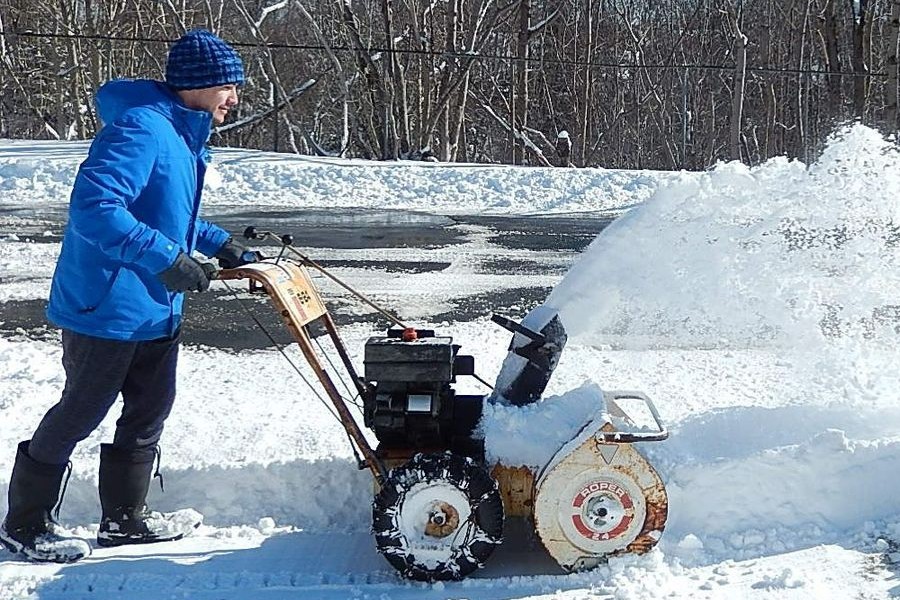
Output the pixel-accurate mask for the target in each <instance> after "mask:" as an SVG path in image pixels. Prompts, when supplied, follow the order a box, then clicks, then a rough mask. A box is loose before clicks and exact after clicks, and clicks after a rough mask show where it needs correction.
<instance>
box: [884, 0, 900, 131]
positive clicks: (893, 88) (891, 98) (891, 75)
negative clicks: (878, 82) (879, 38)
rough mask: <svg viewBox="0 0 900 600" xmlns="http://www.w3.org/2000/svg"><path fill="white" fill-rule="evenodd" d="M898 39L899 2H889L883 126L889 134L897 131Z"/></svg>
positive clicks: (895, 0)
mask: <svg viewBox="0 0 900 600" xmlns="http://www.w3.org/2000/svg"><path fill="white" fill-rule="evenodd" d="M898 37H900V0H891V20H890V29H889V30H888V44H887V52H888V56H887V61H886V62H887V84H886V85H887V89H886V90H885V98H886V104H887V106H886V109H887V110H886V114H885V121H886V123H885V126H886V128H887V130H888V131H889V132H894V131H897V124H898V121H897V79H898V73H897V65H898V64H900V61H898V60H897V43H898Z"/></svg>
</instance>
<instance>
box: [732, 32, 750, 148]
mask: <svg viewBox="0 0 900 600" xmlns="http://www.w3.org/2000/svg"><path fill="white" fill-rule="evenodd" d="M734 26H735V31H736V35H735V38H734V45H735V53H734V63H735V64H734V90H733V91H732V97H731V137H730V144H729V148H730V152H731V160H741V121H742V119H743V113H744V78H745V75H746V73H747V36H745V35H744V34H743V33H741V30H740V29H739V28H738V24H737V23H735V24H734Z"/></svg>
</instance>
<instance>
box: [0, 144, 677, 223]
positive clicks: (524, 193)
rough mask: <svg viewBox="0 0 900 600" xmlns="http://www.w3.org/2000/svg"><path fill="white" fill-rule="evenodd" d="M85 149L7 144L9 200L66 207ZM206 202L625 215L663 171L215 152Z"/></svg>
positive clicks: (3, 159) (0, 189)
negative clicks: (57, 204)
mask: <svg viewBox="0 0 900 600" xmlns="http://www.w3.org/2000/svg"><path fill="white" fill-rule="evenodd" d="M87 148H88V145H87V144H85V143H84V142H70V143H63V142H57V143H53V144H47V143H43V144H42V143H40V142H22V141H13V140H0V193H2V196H3V197H2V202H3V203H4V204H5V203H10V204H13V205H25V206H27V205H33V204H35V203H38V202H48V201H49V202H56V203H59V202H63V203H64V202H66V201H67V200H68V197H69V193H70V191H71V187H72V183H73V181H74V179H75V173H76V171H77V168H78V165H79V163H80V162H81V161H82V160H83V159H84V157H85V155H86V154H87ZM212 154H213V162H212V164H211V167H210V170H209V171H208V172H207V177H206V187H205V192H204V205H205V206H206V208H207V209H210V208H215V207H231V206H235V207H236V209H243V210H246V209H247V207H269V208H272V207H284V208H291V207H295V208H305V209H308V208H317V207H318V208H360V207H368V208H380V209H390V208H396V209H403V210H422V211H428V212H441V213H444V214H478V213H490V214H537V215H543V214H554V213H572V212H602V211H619V210H622V209H624V208H629V207H631V206H634V205H636V204H638V203H640V202H642V201H644V200H646V199H647V198H648V197H650V195H652V194H653V192H654V191H655V190H656V188H657V186H658V185H659V184H660V182H662V181H666V180H668V179H670V178H671V177H672V174H671V173H667V172H661V171H624V170H616V171H611V170H605V169H569V168H550V167H547V168H543V167H521V168H517V167H508V166H496V165H481V164H470V165H457V164H449V163H424V162H409V161H401V162H390V163H386V162H376V161H363V160H343V159H330V158H317V157H310V156H295V155H291V154H276V153H273V152H261V151H247V150H233V149H228V148H221V149H219V148H214V149H213V153H212Z"/></svg>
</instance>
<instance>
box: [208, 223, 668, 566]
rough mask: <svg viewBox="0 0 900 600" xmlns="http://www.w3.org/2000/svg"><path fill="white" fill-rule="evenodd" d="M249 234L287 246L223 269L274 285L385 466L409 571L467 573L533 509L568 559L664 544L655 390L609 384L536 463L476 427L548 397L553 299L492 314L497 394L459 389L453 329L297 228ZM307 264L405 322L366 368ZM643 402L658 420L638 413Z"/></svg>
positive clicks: (382, 340)
mask: <svg viewBox="0 0 900 600" xmlns="http://www.w3.org/2000/svg"><path fill="white" fill-rule="evenodd" d="M244 235H245V237H247V238H248V239H251V240H270V241H275V242H276V243H277V244H279V245H280V246H281V248H280V252H279V254H278V256H277V257H274V258H266V259H263V260H261V261H260V262H256V263H251V264H248V265H245V266H242V267H238V268H235V269H224V270H221V271H218V272H216V273H215V277H216V278H217V279H219V280H225V281H228V280H249V286H250V287H249V289H250V291H251V292H259V293H264V294H267V295H268V296H269V298H270V300H271V302H272V303H273V304H274V306H275V308H276V309H277V311H278V313H279V315H280V316H281V318H282V320H283V321H284V324H285V326H286V327H287V329H288V330H289V332H290V333H291V336H292V338H293V340H294V341H295V342H296V343H297V344H298V346H299V348H300V351H301V352H302V354H303V356H304V357H305V359H306V361H307V362H308V363H309V366H310V368H311V369H312V371H313V372H314V374H315V376H316V378H317V379H318V382H319V384H320V385H321V387H322V389H324V392H325V394H326V395H327V396H328V399H329V400H330V403H331V404H332V405H333V407H334V409H335V410H336V412H337V416H338V418H339V419H340V421H341V424H342V425H343V427H344V428H345V430H346V431H347V434H348V436H349V438H350V440H351V442H352V445H353V446H354V447H355V449H354V452H357V457H358V458H359V463H360V467H361V468H368V469H369V470H370V471H371V473H372V476H373V477H374V480H375V490H376V493H375V497H374V501H373V503H372V529H373V532H374V535H375V543H376V545H377V548H378V551H379V552H380V553H381V554H382V555H383V556H384V557H385V558H386V559H387V561H388V562H389V563H390V564H391V565H392V566H393V567H395V568H396V569H397V570H398V571H399V572H400V573H401V574H402V575H403V576H404V577H407V578H410V579H415V580H424V581H434V580H455V579H462V578H463V577H465V576H467V575H469V574H470V573H472V572H473V571H475V570H476V569H478V568H479V567H481V566H483V565H484V563H485V561H486V560H487V559H488V557H489V556H490V555H491V553H492V552H493V551H494V549H495V548H496V547H497V546H498V545H499V544H500V543H501V542H502V539H503V525H504V518H505V517H525V518H527V519H529V520H530V522H532V523H533V524H534V529H535V530H536V532H537V535H538V537H539V538H540V540H541V542H542V544H543V545H544V546H545V547H546V549H547V551H548V552H549V554H550V555H551V556H552V558H553V559H554V560H555V561H556V562H557V563H558V564H559V565H560V566H561V567H562V568H563V569H564V570H566V571H577V570H583V569H589V568H591V567H594V566H596V565H598V564H599V563H601V562H603V561H604V560H605V559H606V557H608V556H611V555H616V554H621V553H628V552H634V553H643V552H647V551H648V550H649V549H650V548H652V547H653V546H654V545H655V544H656V543H657V541H658V540H659V537H660V535H661V533H662V531H663V528H664V526H665V521H666V515H667V507H668V502H667V497H666V492H665V488H664V486H663V483H662V481H661V480H660V478H659V475H658V474H657V473H656V471H655V470H654V469H653V467H652V466H651V465H650V464H649V463H648V462H647V460H646V459H645V458H644V457H643V456H641V454H640V453H639V452H638V451H637V450H636V449H635V447H634V446H633V444H634V443H636V442H650V441H660V440H664V439H666V437H667V436H668V433H667V431H666V429H665V427H664V426H663V424H662V423H661V421H660V418H659V414H658V413H657V411H656V408H655V407H654V405H653V402H652V401H651V400H650V399H649V398H648V397H647V396H646V395H644V394H642V393H640V392H604V393H603V398H602V399H600V400H598V406H597V408H596V413H595V415H594V417H593V418H592V419H590V420H589V421H588V422H586V423H584V424H583V426H582V427H581V429H580V430H579V431H577V432H576V433H575V434H574V435H573V437H572V438H571V439H570V441H568V442H567V443H565V444H564V445H563V446H562V447H561V448H559V449H558V450H557V451H556V453H555V455H553V457H552V458H551V459H550V460H549V462H547V464H545V465H542V466H541V467H540V468H538V469H532V468H530V467H524V466H507V465H503V464H486V460H485V451H484V440H483V437H482V435H481V434H480V433H479V428H478V423H479V420H480V418H481V415H482V408H483V406H484V403H485V402H504V403H509V404H513V405H525V404H529V403H532V402H536V401H538V400H539V399H540V398H541V395H542V394H543V391H544V389H545V387H546V385H547V383H548V381H549V379H550V376H551V374H552V372H553V369H554V368H555V367H556V364H557V362H558V359H559V355H560V353H561V352H562V349H563V347H564V346H565V342H566V333H565V328H564V327H563V325H562V323H561V321H560V319H559V318H558V316H557V315H555V314H554V313H552V311H547V310H544V309H543V307H539V309H538V310H535V311H532V313H530V314H529V315H528V317H526V318H525V319H524V320H523V322H522V323H517V322H515V321H513V320H511V319H508V318H506V317H502V316H499V315H494V317H493V321H494V322H495V323H497V324H498V325H500V326H502V327H505V328H506V329H508V330H510V331H511V332H512V333H513V340H512V342H511V344H510V348H509V353H508V356H507V359H506V361H505V362H504V365H503V368H502V369H501V373H500V376H499V377H498V382H497V386H496V388H495V389H494V392H493V394H491V395H490V396H488V397H485V396H476V395H464V394H457V393H456V392H455V390H454V387H453V384H454V383H455V382H456V378H457V377H462V376H472V377H477V375H476V374H475V367H474V363H475V361H474V358H473V357H472V356H468V355H464V354H461V353H460V346H459V345H457V344H454V343H453V340H452V338H451V337H449V336H442V335H438V334H437V333H436V332H434V331H431V330H423V329H415V328H411V327H408V326H406V325H405V324H404V323H403V322H401V321H400V320H399V319H397V318H396V317H394V316H393V315H391V314H390V313H388V312H387V311H384V310H383V309H381V308H380V307H378V306H377V305H376V304H375V303H374V302H372V301H370V300H369V299H368V298H366V297H365V296H363V295H362V294H360V293H359V292H356V291H355V290H353V289H352V288H350V286H348V285H346V284H345V283H344V282H342V281H341V280H339V279H338V278H337V277H335V276H334V275H333V274H331V273H330V272H329V271H328V270H327V269H325V268H324V267H322V266H321V265H319V264H318V263H316V262H315V261H313V260H311V259H309V258H308V257H306V256H304V255H303V254H302V253H300V252H299V251H298V250H297V249H296V248H294V246H293V245H292V239H291V236H277V235H276V234H274V233H272V232H266V231H257V230H256V229H255V228H253V227H249V228H247V230H246V231H245V232H244ZM308 268H310V269H315V270H317V271H319V272H321V273H322V274H324V275H325V276H326V277H328V278H330V279H331V280H333V281H334V282H335V283H337V284H338V285H340V286H342V287H344V288H346V289H347V290H348V291H350V292H351V293H353V294H354V295H355V296H356V297H358V298H359V299H361V300H362V301H363V302H365V303H366V304H368V305H370V306H371V307H373V308H375V309H376V310H378V311H379V312H381V313H382V314H383V315H384V316H385V317H386V318H388V319H389V320H390V321H391V322H392V323H393V326H392V327H391V328H390V329H388V330H387V331H386V332H385V334H384V335H380V336H373V337H371V338H369V339H368V341H366V343H365V349H364V361H363V364H364V370H363V374H362V376H360V375H359V374H358V373H357V371H356V369H355V367H354V366H353V364H352V362H351V359H350V356H349V353H348V352H347V349H346V347H345V345H344V344H343V342H342V341H341V338H340V336H339V334H338V330H337V327H336V326H335V323H334V321H333V319H332V317H331V315H330V314H329V312H328V309H327V308H326V306H325V303H324V302H323V301H322V298H321V296H320V295H319V291H318V289H317V287H316V286H315V285H314V283H313V281H312V279H311V278H310V276H309V272H308ZM226 285H227V283H226ZM229 289H231V288H230V286H229ZM322 337H324V338H327V339H330V342H331V344H332V346H333V348H334V350H335V351H336V353H337V355H338V357H339V359H340V363H341V365H342V367H343V369H344V370H345V371H346V375H348V376H349V379H350V381H351V382H352V383H351V384H350V385H351V386H352V387H353V388H355V396H357V397H358V398H359V399H361V401H362V407H361V408H362V416H363V425H364V426H365V427H368V428H369V429H370V430H371V431H372V432H373V433H374V437H375V438H376V439H377V440H378V444H377V447H375V448H373V447H372V446H371V445H370V444H369V442H368V441H367V439H366V436H365V435H364V433H363V431H362V429H361V427H360V425H359V424H358V423H357V421H356V420H355V419H354V417H353V415H352V414H351V412H350V410H349V408H348V402H349V401H351V400H352V399H350V400H348V399H345V398H344V396H342V394H341V392H340V391H339V390H338V387H337V385H336V383H335V379H334V378H332V375H331V374H330V372H329V370H328V368H326V364H327V365H328V367H330V369H331V371H336V370H337V367H336V365H335V364H334V363H333V362H332V361H331V359H330V358H329V357H328V356H323V355H324V354H325V352H324V350H323V349H322V346H321V345H320V344H319V339H318V338H322ZM314 341H315V342H316V343H315V344H314ZM323 358H324V359H326V360H327V362H325V360H323ZM335 375H336V378H337V379H338V380H340V377H339V376H337V374H335ZM478 379H479V381H481V382H482V383H484V384H486V385H488V387H491V386H490V385H489V384H487V382H485V381H484V380H483V379H481V378H478ZM635 406H637V407H638V408H639V409H640V410H638V411H637V412H641V411H643V413H644V416H646V415H647V414H649V415H650V419H649V420H648V419H643V422H642V423H641V424H638V423H639V420H638V419H636V418H635V417H633V413H634V412H635V410H634V407H635ZM648 423H649V424H648ZM623 425H624V427H623Z"/></svg>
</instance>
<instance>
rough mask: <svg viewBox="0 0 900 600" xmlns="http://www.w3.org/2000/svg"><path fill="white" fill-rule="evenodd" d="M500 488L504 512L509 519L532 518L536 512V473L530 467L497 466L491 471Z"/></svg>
mask: <svg viewBox="0 0 900 600" xmlns="http://www.w3.org/2000/svg"><path fill="white" fill-rule="evenodd" d="M491 477H493V478H494V479H495V480H496V481H497V484H498V486H499V487H500V496H501V498H502V499H503V512H504V514H505V515H506V516H508V517H530V516H531V514H532V512H533V511H534V473H533V472H532V471H531V469H529V468H528V467H508V466H506V465H501V464H497V465H495V466H494V468H493V470H491Z"/></svg>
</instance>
